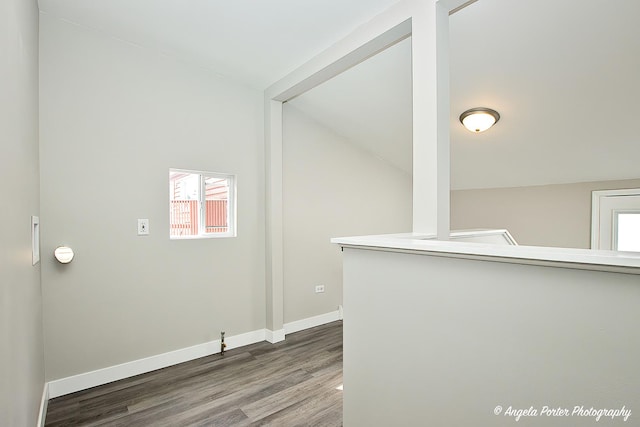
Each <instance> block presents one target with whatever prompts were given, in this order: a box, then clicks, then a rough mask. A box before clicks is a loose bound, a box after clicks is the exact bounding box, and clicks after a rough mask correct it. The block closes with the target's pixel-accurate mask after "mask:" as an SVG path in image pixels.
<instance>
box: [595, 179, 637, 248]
mask: <svg viewBox="0 0 640 427" xmlns="http://www.w3.org/2000/svg"><path fill="white" fill-rule="evenodd" d="M620 196H640V188H626V189H621V190H598V191H592V192H591V249H600V240H601V239H600V219H601V218H600V211H601V204H602V201H603V200H604V199H606V198H607V197H620ZM626 211H628V210H626V209H614V212H613V213H614V216H615V215H616V213H617V212H626ZM612 224H613V229H612V230H611V233H612V236H611V239H612V242H613V245H614V247H615V246H616V244H617V242H616V239H617V230H616V228H617V227H616V221H615V220H614V221H613V223H612Z"/></svg>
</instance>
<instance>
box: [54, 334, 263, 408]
mask: <svg viewBox="0 0 640 427" xmlns="http://www.w3.org/2000/svg"><path fill="white" fill-rule="evenodd" d="M265 337H266V330H265V329H259V330H256V331H251V332H247V333H244V334H240V335H234V336H230V337H225V343H226V344H227V347H226V348H227V350H231V349H232V348H237V347H242V346H245V345H249V344H254V343H257V342H262V341H264V340H265ZM216 353H220V340H214V341H210V342H206V343H203V344H198V345H194V346H191V347H187V348H182V349H179V350H175V351H170V352H168V353H163V354H158V355H155V356H151V357H146V358H144V359H138V360H134V361H131V362H126V363H122V364H120V365H115V366H110V367H108V368H103V369H98V370H95V371H91V372H85V373H83V374H78V375H74V376H71V377H66V378H61V379H58V380H54V381H50V382H49V383H48V394H49V397H50V398H54V397H58V396H64V395H65V394H70V393H75V392H76V391H80V390H85V389H88V388H91V387H95V386H98V385H103V384H107V383H110V382H113V381H117V380H121V379H123V378H129V377H132V376H134V375H139V374H144V373H146V372H151V371H155V370H156V369H161V368H166V367H167V366H172V365H176V364H178V363H183V362H188V361H190V360H194V359H198V358H200V357H204V356H209V355H211V354H216Z"/></svg>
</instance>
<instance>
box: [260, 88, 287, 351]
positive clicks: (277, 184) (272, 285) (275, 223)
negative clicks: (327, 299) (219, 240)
mask: <svg viewBox="0 0 640 427" xmlns="http://www.w3.org/2000/svg"><path fill="white" fill-rule="evenodd" d="M264 125H265V128H266V129H265V147H266V151H265V155H266V221H267V224H266V234H267V235H266V257H267V259H266V273H267V274H266V276H267V277H266V285H267V286H266V288H267V289H266V293H267V294H266V302H267V307H266V316H267V320H266V326H267V329H268V330H269V331H271V332H272V339H271V340H270V341H272V342H277V341H282V339H284V333H280V331H283V330H284V309H283V304H284V292H283V288H284V285H283V283H284V279H283V274H284V272H283V269H284V265H283V235H282V102H280V101H274V100H272V99H268V98H267V99H266V100H265V124H264Z"/></svg>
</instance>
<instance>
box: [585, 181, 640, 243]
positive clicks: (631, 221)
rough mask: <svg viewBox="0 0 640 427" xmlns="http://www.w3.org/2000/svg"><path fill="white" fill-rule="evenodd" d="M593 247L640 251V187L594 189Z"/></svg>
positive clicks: (592, 215) (592, 214)
mask: <svg viewBox="0 0 640 427" xmlns="http://www.w3.org/2000/svg"><path fill="white" fill-rule="evenodd" d="M592 199H593V200H592V213H591V220H592V224H591V248H592V249H607V250H614V251H634V252H640V189H637V188H636V189H628V190H603V191H594V192H593V196H592Z"/></svg>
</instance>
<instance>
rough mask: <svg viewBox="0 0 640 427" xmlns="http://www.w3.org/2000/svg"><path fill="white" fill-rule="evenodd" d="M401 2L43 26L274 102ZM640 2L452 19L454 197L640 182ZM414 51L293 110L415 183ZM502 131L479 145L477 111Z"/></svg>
mask: <svg viewBox="0 0 640 427" xmlns="http://www.w3.org/2000/svg"><path fill="white" fill-rule="evenodd" d="M395 1H396V0H349V1H346V2H345V1H340V0H305V1H299V0H270V1H268V2H266V1H255V0H253V1H252V0H233V1H222V0H190V1H188V2H185V1H184V0H101V1H89V0H40V8H41V11H42V12H43V13H48V14H51V15H53V16H56V17H58V18H60V19H64V20H67V21H70V22H73V23H75V24H77V25H81V26H85V27H89V28H92V29H94V30H97V31H100V32H102V33H104V34H106V35H108V36H112V37H116V38H119V39H122V40H124V41H126V42H129V43H134V44H137V45H140V46H143V47H145V48H148V49H153V50H156V51H158V52H160V53H162V54H166V55H170V56H173V57H176V58H178V59H181V60H185V61H190V62H194V63H196V64H198V65H201V66H205V67H208V68H210V69H211V70H212V72H215V73H217V74H219V75H222V76H224V77H225V78H229V79H233V80H236V81H239V82H241V83H243V84H246V85H249V86H252V87H255V88H257V89H260V90H262V89H264V88H266V87H267V86H269V85H270V84H271V83H273V82H275V81H277V80H278V79H279V78H281V77H283V76H284V75H286V74H287V73H289V72H290V71H292V70H293V69H295V68H297V67H298V66H299V65H301V64H303V63H304V62H306V61H307V60H309V59H310V58H312V57H313V56H315V55H316V54H318V53H319V52H321V51H322V50H324V49H325V48H327V47H328V46H330V45H331V44H333V43H335V42H336V41H337V40H339V39H340V38H342V37H343V36H345V35H346V34H348V33H349V32H351V31H352V30H353V29H355V28H356V27H357V26H358V25H359V24H361V23H363V22H366V21H368V20H369V19H370V18H371V17H373V16H375V15H376V14H378V13H380V12H381V11H383V10H384V9H386V8H387V7H389V6H390V5H392V4H393V3H395ZM639 16H640V2H639V1H637V0H616V1H615V2H605V1H601V0H588V1H585V0H517V1H514V0H478V1H477V2H475V3H473V4H472V5H471V6H469V7H467V8H465V9H463V10H462V11H460V12H458V13H456V14H454V15H452V16H451V17H450V27H451V29H450V32H451V181H452V188H454V189H462V188H490V187H514V186H525V185H538V184H551V183H567V182H582V181H595V180H613V179H626V178H638V177H640V168H639V167H638V159H639V158H640V136H638V135H639V132H638V131H637V127H636V122H637V121H638V120H637V119H636V117H635V115H636V112H638V110H640V108H639V107H638V102H637V100H638V99H640V84H639V83H638V81H637V80H638V76H640V25H637V22H636V21H637V18H638V17H639ZM410 43H411V42H410V39H409V40H406V41H404V42H401V43H400V44H397V45H395V46H393V47H391V48H390V49H388V50H387V51H385V52H382V53H381V54H379V55H377V56H376V57H374V58H371V59H369V60H368V61H366V62H365V63H362V64H360V65H358V66H357V67H354V68H353V69H351V70H349V71H347V72H346V73H344V74H343V75H341V76H339V77H337V78H335V79H332V80H330V81H329V82H326V83H325V84H323V85H322V86H319V87H318V88H316V89H314V90H313V91H310V92H309V93H307V94H304V95H302V96H301V97H299V98H296V99H295V100H293V101H291V102H292V104H293V105H294V106H296V107H297V108H299V109H300V110H302V111H304V112H306V113H307V114H308V115H310V116H312V117H313V118H314V119H316V120H317V121H319V122H320V123H323V124H325V125H327V126H328V127H330V128H332V129H334V130H335V131H336V132H337V133H339V134H341V135H343V136H345V137H347V138H348V139H349V140H351V141H352V142H353V143H354V144H356V145H359V146H360V147H363V149H366V150H368V151H370V152H372V153H374V154H375V155H377V156H378V157H380V158H383V159H385V160H386V161H388V162H389V163H391V164H393V165H395V166H397V167H398V168H400V169H402V170H405V171H406V172H407V173H410V172H411V164H412V158H411V143H412V142H411V73H410V64H411V53H410ZM478 106H487V107H491V108H494V109H496V110H498V111H499V112H500V114H501V115H502V118H501V120H500V122H499V123H498V124H497V125H496V126H495V127H493V128H492V129H490V130H489V131H487V132H485V133H482V134H471V133H469V132H468V131H466V130H465V129H464V128H463V127H462V126H461V125H460V123H459V122H458V116H459V115H460V113H462V112H463V111H464V110H466V109H468V108H472V107H478Z"/></svg>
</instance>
